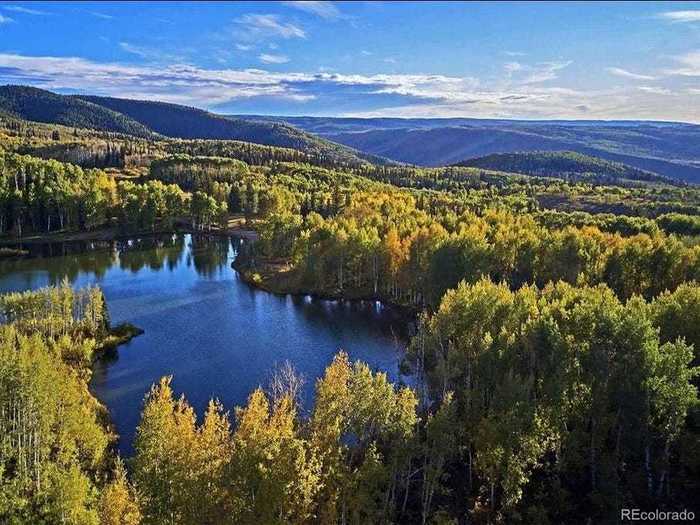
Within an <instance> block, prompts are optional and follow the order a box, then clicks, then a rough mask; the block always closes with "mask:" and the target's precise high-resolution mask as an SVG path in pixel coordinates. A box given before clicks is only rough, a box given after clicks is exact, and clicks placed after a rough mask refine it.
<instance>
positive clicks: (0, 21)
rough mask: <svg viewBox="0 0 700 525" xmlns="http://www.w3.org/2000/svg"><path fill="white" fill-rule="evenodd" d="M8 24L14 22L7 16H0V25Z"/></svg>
mask: <svg viewBox="0 0 700 525" xmlns="http://www.w3.org/2000/svg"><path fill="white" fill-rule="evenodd" d="M10 22H14V20H13V19H12V18H10V17H9V16H2V15H0V24H9V23H10Z"/></svg>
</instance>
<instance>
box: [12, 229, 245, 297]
mask: <svg viewBox="0 0 700 525" xmlns="http://www.w3.org/2000/svg"><path fill="white" fill-rule="evenodd" d="M240 242H241V240H240V239H235V238H228V237H221V236H213V235H166V236H148V237H141V238H136V239H124V240H114V241H89V242H88V241H67V242H60V243H33V244H29V245H27V244H25V245H24V246H23V248H24V249H25V250H27V251H29V256H28V257H27V258H24V259H9V260H3V261H0V276H5V277H7V276H12V277H13V279H11V281H13V282H7V281H8V280H7V279H5V282H4V283H3V290H4V291H7V290H22V289H30V288H32V289H33V288H37V287H42V286H47V285H55V284H58V283H60V282H61V281H62V280H63V279H65V278H67V279H68V280H69V282H71V283H75V282H77V281H78V280H80V277H81V276H83V275H85V276H91V277H92V278H94V280H95V281H97V282H99V281H102V280H103V279H104V277H105V274H106V273H107V271H108V270H109V269H111V268H114V267H115V266H117V267H119V268H120V269H122V270H124V271H128V272H131V273H132V274H136V273H138V272H140V271H142V270H143V269H144V268H148V269H149V270H151V271H154V272H158V271H160V270H163V269H164V268H165V269H167V270H168V271H169V272H173V271H175V270H176V269H177V267H178V265H181V264H184V265H187V266H188V267H190V266H193V268H194V270H195V271H196V272H197V274H198V275H200V276H202V277H207V278H211V277H213V276H214V275H216V274H217V273H220V272H221V271H222V269H224V268H225V267H226V266H227V264H229V262H230V259H231V257H233V256H235V253H236V251H237V249H238V246H239V244H240Z"/></svg>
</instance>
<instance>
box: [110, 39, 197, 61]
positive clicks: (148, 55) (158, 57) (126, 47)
mask: <svg viewBox="0 0 700 525" xmlns="http://www.w3.org/2000/svg"><path fill="white" fill-rule="evenodd" d="M119 47H120V48H121V49H122V51H125V52H127V53H131V54H132V55H136V56H139V57H141V58H143V59H144V60H151V61H160V62H178V61H182V60H183V56H181V55H173V54H170V53H166V52H165V51H162V50H161V49H159V48H154V47H148V46H138V45H134V44H131V43H129V42H119ZM181 49H183V50H184V48H181Z"/></svg>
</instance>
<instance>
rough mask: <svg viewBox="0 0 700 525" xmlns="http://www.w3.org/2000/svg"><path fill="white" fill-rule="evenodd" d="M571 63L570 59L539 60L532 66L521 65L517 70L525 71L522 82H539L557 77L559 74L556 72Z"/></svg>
mask: <svg viewBox="0 0 700 525" xmlns="http://www.w3.org/2000/svg"><path fill="white" fill-rule="evenodd" d="M572 63H573V61H572V60H566V61H563V62H540V63H539V64H536V65H534V66H522V67H521V68H520V69H519V70H518V71H523V72H526V73H527V76H526V77H525V78H524V79H523V80H522V83H523V84H539V83H540V82H546V81H547V80H554V79H556V78H558V77H559V75H558V73H557V72H558V71H560V70H562V69H564V68H566V67H569V66H570V65H571V64H572Z"/></svg>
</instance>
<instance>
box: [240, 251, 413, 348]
mask: <svg viewBox="0 0 700 525" xmlns="http://www.w3.org/2000/svg"><path fill="white" fill-rule="evenodd" d="M275 266H279V264H277V265H275V264H268V265H267V268H265V267H263V268H259V269H257V270H252V269H250V268H246V267H245V258H243V259H242V258H241V255H240V254H239V255H238V256H237V257H236V258H235V259H234V260H233V262H232V263H231V267H232V268H233V269H234V270H236V272H238V275H239V276H240V278H241V280H242V281H243V282H244V283H246V284H247V285H249V286H251V287H253V288H255V289H258V290H262V291H264V292H267V293H271V294H274V295H279V296H286V295H291V296H293V297H307V296H308V297H312V298H314V299H318V300H322V301H351V302H354V301H357V302H362V301H367V302H379V303H381V304H382V305H384V306H385V307H388V308H390V309H392V310H394V311H395V312H397V313H398V315H399V316H400V317H401V318H402V319H403V320H404V321H405V323H406V328H407V332H408V336H409V338H410V337H412V336H413V335H414V334H413V332H414V331H415V324H416V321H417V319H418V316H419V315H420V313H421V312H422V310H421V309H420V308H417V307H410V306H406V305H402V304H398V303H394V302H392V301H388V300H386V299H384V298H382V297H379V296H376V295H356V296H348V295H345V294H341V293H338V294H322V293H318V292H310V291H308V290H301V289H299V288H297V287H291V286H285V283H282V282H279V281H282V280H283V279H284V274H285V273H286V272H288V271H289V270H286V271H282V270H280V269H279V268H278V269H275ZM266 270H267V271H266ZM261 273H264V274H265V275H266V276H265V277H262V276H261ZM255 275H258V276H260V277H261V278H260V279H256V278H255V277H254V276H255ZM275 280H277V281H278V283H277V285H276V284H275ZM287 284H288V283H287Z"/></svg>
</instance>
